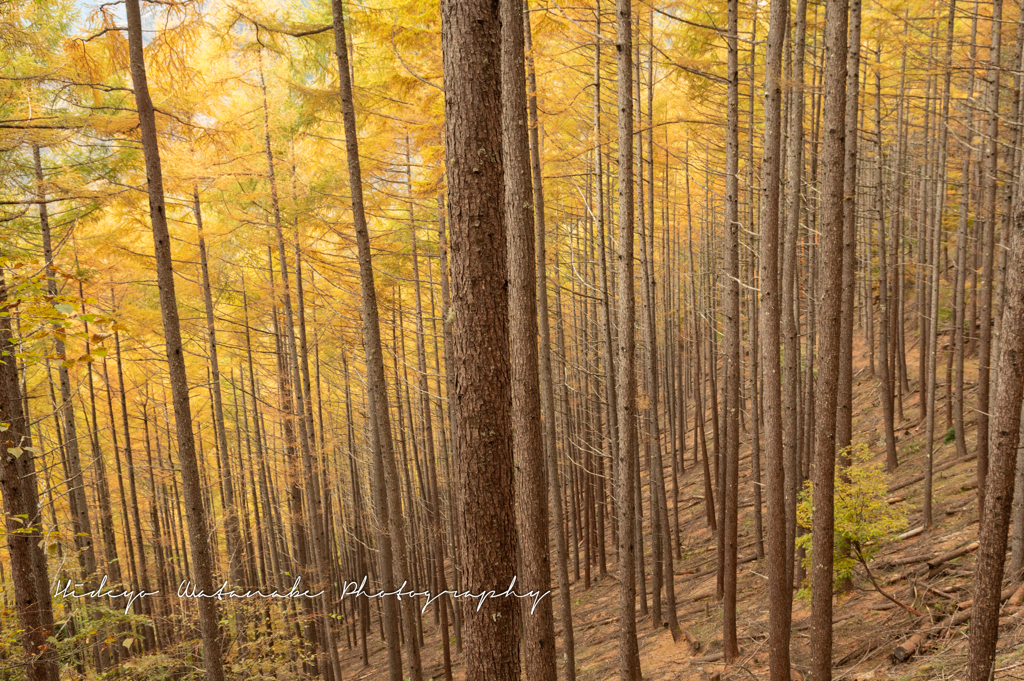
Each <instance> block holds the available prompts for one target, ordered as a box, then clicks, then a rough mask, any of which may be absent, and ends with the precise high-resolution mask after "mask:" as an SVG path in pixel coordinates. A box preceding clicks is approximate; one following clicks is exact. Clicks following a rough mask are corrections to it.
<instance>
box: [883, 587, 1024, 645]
mask: <svg viewBox="0 0 1024 681" xmlns="http://www.w3.org/2000/svg"><path fill="white" fill-rule="evenodd" d="M1018 590H1019V589H1018V588H1017V586H1016V585H1014V586H1010V587H1007V588H1005V589H1003V591H1002V592H1001V593H1000V594H999V602H1000V603H1002V602H1004V601H1006V600H1008V599H1009V598H1010V597H1011V596H1013V595H1014V594H1015V593H1016V592H1017V591H1018ZM973 605H974V600H973V599H971V600H967V601H964V602H963V603H958V604H957V607H958V608H959V609H960V612H957V613H956V614H954V615H951V616H950V617H947V618H946V619H944V620H942V621H941V622H939V623H938V624H935V625H926V626H924V627H921V628H920V629H918V630H917V631H916V632H914V634H913V635H912V636H911V637H910V638H908V639H907V640H906V641H904V642H903V643H901V644H899V645H898V646H896V648H895V649H894V650H893V651H892V661H893V662H896V663H900V662H906V661H907V660H909V659H910V658H912V657H913V656H914V654H915V653H917V652H918V651H919V650H920V649H921V646H923V645H924V643H925V642H926V641H927V640H928V639H929V638H931V637H932V636H934V635H935V634H937V633H939V632H940V631H945V630H948V629H952V628H953V627H957V626H960V625H961V624H964V623H965V622H968V621H970V619H971V607H972V606H973Z"/></svg>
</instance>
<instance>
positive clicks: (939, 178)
mask: <svg viewBox="0 0 1024 681" xmlns="http://www.w3.org/2000/svg"><path fill="white" fill-rule="evenodd" d="M955 19H956V0H950V4H949V22H948V24H947V27H946V56H945V65H946V67H945V75H944V76H943V78H944V83H943V89H942V117H941V118H940V119H939V146H938V150H937V152H936V165H937V167H936V170H935V174H936V180H935V219H934V223H935V229H934V230H933V232H934V233H933V234H932V235H931V239H932V241H931V258H930V259H931V272H930V275H931V294H930V296H929V297H930V301H929V302H930V308H929V311H928V320H929V323H930V324H931V330H930V331H929V332H928V336H927V339H928V343H929V347H928V353H927V354H928V373H927V381H928V386H927V389H928V395H927V400H928V408H927V416H926V417H925V418H926V421H925V443H924V445H925V473H924V526H925V528H931V526H932V468H933V465H934V456H935V383H936V379H937V378H938V374H937V371H936V356H937V355H938V354H939V341H938V339H939V245H940V243H941V242H942V213H943V210H944V209H945V207H946V147H947V144H948V141H949V125H948V124H947V122H948V121H949V96H950V82H951V79H952V75H953V72H952V68H951V67H952V63H953V26H954V22H955ZM921 342H922V343H923V342H924V337H922V341H921Z"/></svg>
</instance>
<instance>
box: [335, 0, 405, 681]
mask: <svg viewBox="0 0 1024 681" xmlns="http://www.w3.org/2000/svg"><path fill="white" fill-rule="evenodd" d="M331 8H332V13H333V19H334V45H335V49H334V51H335V54H336V55H337V58H338V88H339V92H340V97H341V112H342V119H343V124H344V128H345V154H346V158H347V161H348V180H349V192H350V195H351V200H352V220H353V223H354V224H353V226H354V228H355V233H356V245H357V247H358V250H359V284H360V291H361V296H362V298H361V302H362V305H361V309H362V317H363V351H364V353H365V355H366V375H367V387H368V390H369V391H370V398H371V403H370V406H371V408H372V410H373V413H374V418H373V419H372V420H371V423H372V424H374V426H375V428H374V430H375V432H376V435H375V438H376V439H377V440H378V441H379V443H380V455H381V457H382V458H383V468H384V481H385V486H386V493H387V507H388V516H389V518H388V522H389V525H388V526H387V530H388V534H389V536H390V538H391V539H392V540H393V541H394V545H395V556H394V558H395V561H394V562H395V567H396V568H397V570H396V572H397V574H396V575H395V582H396V583H397V584H399V585H400V584H402V583H403V582H405V581H406V580H407V579H408V571H409V561H408V557H407V553H406V543H405V542H406V539H405V521H404V518H403V515H402V507H401V500H400V499H399V490H398V485H399V480H398V466H397V463H396V462H395V454H394V449H393V443H392V441H391V419H390V414H389V410H388V398H387V384H386V380H385V377H384V356H383V351H382V350H381V340H380V321H379V318H378V313H377V292H376V288H375V286H374V277H373V262H372V256H371V253H370V234H369V230H368V229H367V223H366V211H365V209H364V206H363V179H362V169H361V167H360V161H359V140H358V136H357V133H356V114H355V108H354V106H353V100H352V78H351V71H350V69H349V61H348V41H347V39H346V37H345V22H344V18H343V10H342V1H341V0H333V1H332V3H331ZM414 607H415V603H414V601H413V599H407V600H404V601H402V604H401V614H402V625H403V628H404V630H405V648H406V657H407V658H408V662H409V672H410V675H411V678H412V680H413V681H422V678H423V668H422V665H421V663H420V651H419V645H418V637H417V636H416V634H415V631H416V629H415V625H414V620H415V613H414V611H413V608H414ZM392 640H393V639H389V647H390V646H391V645H394V646H396V647H397V644H398V642H397V640H394V642H393V643H392ZM398 663H399V666H398V668H396V667H395V661H394V660H392V663H391V665H390V667H391V674H392V678H393V679H400V678H402V676H401V668H400V661H398ZM396 674H397V676H396Z"/></svg>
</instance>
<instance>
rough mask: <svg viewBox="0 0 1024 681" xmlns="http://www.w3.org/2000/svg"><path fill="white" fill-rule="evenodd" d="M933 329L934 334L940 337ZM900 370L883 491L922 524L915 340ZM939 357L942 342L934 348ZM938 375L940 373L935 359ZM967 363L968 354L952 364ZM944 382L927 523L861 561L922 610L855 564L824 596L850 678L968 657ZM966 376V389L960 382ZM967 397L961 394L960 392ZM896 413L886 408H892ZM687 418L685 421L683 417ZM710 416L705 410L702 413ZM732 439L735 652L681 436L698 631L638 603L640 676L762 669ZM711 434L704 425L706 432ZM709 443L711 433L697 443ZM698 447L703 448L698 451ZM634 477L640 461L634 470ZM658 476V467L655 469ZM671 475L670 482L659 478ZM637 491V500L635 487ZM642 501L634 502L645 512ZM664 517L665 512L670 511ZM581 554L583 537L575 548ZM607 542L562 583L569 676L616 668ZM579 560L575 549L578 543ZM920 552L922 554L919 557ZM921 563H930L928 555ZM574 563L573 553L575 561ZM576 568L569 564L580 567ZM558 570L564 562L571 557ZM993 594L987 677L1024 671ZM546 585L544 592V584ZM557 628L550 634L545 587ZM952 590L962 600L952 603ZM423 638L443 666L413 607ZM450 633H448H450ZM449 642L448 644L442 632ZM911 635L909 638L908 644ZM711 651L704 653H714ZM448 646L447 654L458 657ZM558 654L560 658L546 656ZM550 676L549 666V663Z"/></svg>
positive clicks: (863, 386)
mask: <svg viewBox="0 0 1024 681" xmlns="http://www.w3.org/2000/svg"><path fill="white" fill-rule="evenodd" d="M942 340H944V339H942ZM907 351H908V352H907V355H908V356H907V362H908V376H909V378H910V380H911V384H910V386H911V388H912V389H913V391H912V392H911V393H909V394H905V395H904V416H905V417H906V418H905V419H904V420H903V421H902V422H899V421H898V422H897V424H896V431H897V432H896V438H897V449H898V451H899V463H900V465H899V469H898V470H897V471H896V472H895V473H894V474H893V475H891V476H888V482H889V489H890V494H891V496H890V499H889V500H890V503H894V504H901V505H903V506H904V509H905V511H906V516H907V526H906V527H907V529H908V530H911V529H915V528H919V527H921V526H922V523H923V521H922V499H923V492H924V490H923V482H922V481H921V477H922V476H921V474H922V473H923V471H924V463H925V461H924V447H923V444H924V439H925V431H924V426H923V423H922V421H923V419H921V417H920V408H919V401H918V400H919V396H918V393H917V392H916V380H915V379H916V377H917V371H916V369H917V367H916V360H917V357H918V352H917V350H916V348H910V347H908V348H907ZM855 356H856V357H857V359H858V360H859V361H858V363H857V364H856V365H855V367H854V371H855V376H854V381H855V385H854V437H853V440H854V443H860V442H864V443H867V444H868V445H869V447H870V448H871V452H872V454H873V455H874V460H875V461H879V462H884V459H885V440H884V430H883V428H882V409H881V404H880V402H879V400H878V389H877V385H878V384H877V382H876V380H875V379H874V378H872V377H871V376H870V372H869V368H868V362H867V358H866V357H865V356H862V355H861V353H857V352H855ZM940 358H941V360H942V361H943V363H944V361H945V353H944V352H943V351H941V350H940ZM939 374H940V381H941V380H942V378H943V375H944V374H943V371H942V367H941V366H940V368H939ZM965 374H966V376H967V377H968V379H970V378H971V377H973V376H976V375H977V374H976V368H975V365H974V364H973V362H968V366H967V368H966V371H965ZM944 390H945V388H944V385H943V384H941V383H940V385H939V392H938V394H937V398H936V404H937V406H936V413H937V418H938V420H937V423H936V427H935V433H936V445H935V461H934V468H935V474H934V502H933V518H934V527H933V528H932V529H931V530H929V531H927V532H921V533H919V534H917V535H916V536H913V537H910V538H907V539H905V540H900V541H893V542H891V543H888V544H886V545H884V546H883V547H882V548H881V549H880V550H879V552H878V553H877V554H876V555H875V557H874V560H873V561H872V562H871V563H870V567H871V573H872V574H873V575H874V577H875V579H876V581H877V582H878V584H879V585H880V586H881V587H882V588H883V589H884V590H885V591H886V593H888V594H889V595H891V596H893V597H894V598H895V599H896V600H899V601H900V602H902V603H903V604H906V605H907V606H909V607H910V608H912V609H913V610H915V611H917V612H919V613H921V614H922V615H923V616H918V615H915V614H912V613H911V612H908V611H907V610H906V609H904V608H902V607H899V606H897V605H896V604H894V603H893V602H892V601H890V600H887V599H886V598H884V597H883V596H882V595H881V594H880V593H879V592H878V591H877V590H876V589H875V588H874V587H873V586H872V584H871V582H870V580H869V579H868V577H867V574H866V573H865V570H864V568H863V567H862V566H858V567H857V568H856V570H855V573H854V578H853V588H852V589H851V590H850V591H848V592H846V593H844V594H841V595H837V596H836V597H835V600H834V615H833V636H834V639H833V640H834V646H833V667H834V668H833V678H834V679H837V680H839V679H847V680H851V681H867V680H868V679H899V680H901V681H911V680H915V681H916V680H919V679H920V680H925V679H928V680H931V679H935V680H948V681H954V680H955V679H960V678H963V676H964V669H965V667H966V664H967V634H968V627H969V624H970V622H969V620H967V621H964V622H959V621H957V622H954V623H953V624H950V620H951V619H954V618H956V613H958V612H959V613H961V614H960V618H959V619H962V618H963V617H964V614H963V613H968V614H969V612H970V607H969V604H966V603H965V601H967V600H968V599H970V598H971V597H972V595H973V578H974V563H975V553H976V551H972V550H971V549H972V543H973V542H974V541H975V539H976V535H977V529H978V501H977V481H976V466H975V459H974V458H973V453H974V442H975V427H974V422H973V418H972V417H971V415H970V413H966V414H965V417H966V418H965V420H966V422H967V425H966V437H967V451H968V453H969V456H968V458H967V459H965V460H960V461H956V460H955V459H956V446H955V444H954V443H953V442H952V441H951V440H952V439H951V438H950V442H949V443H945V437H944V435H945V433H946V430H947V428H946V420H945V419H946V405H945V392H944ZM973 390H974V384H973V381H970V380H969V381H968V383H967V384H966V385H965V393H973ZM965 401H967V403H968V404H972V403H973V401H974V400H973V395H970V396H969V399H966V400H965ZM897 418H898V414H897ZM691 425H692V424H691ZM708 426H709V428H710V423H709V424H708ZM744 435H745V440H744V442H743V445H742V449H741V452H740V456H741V462H740V476H741V477H740V500H739V501H740V519H739V560H740V565H739V576H738V579H739V582H738V599H737V600H738V606H737V608H738V613H737V621H738V623H739V625H738V634H739V644H740V654H741V656H740V660H739V661H738V662H737V663H735V664H731V665H725V664H723V663H722V662H721V655H720V653H721V650H722V607H721V603H720V602H719V601H718V600H717V599H716V593H715V592H716V570H715V568H716V559H717V557H716V553H715V546H716V544H715V538H714V535H713V534H712V533H711V531H710V530H709V529H708V527H707V525H706V522H705V516H704V506H703V501H702V499H703V479H702V477H701V476H700V475H699V473H700V469H699V468H698V467H696V466H693V464H692V462H693V452H692V447H691V445H692V437H691V439H690V441H689V442H688V449H687V462H686V463H687V466H688V468H687V470H686V473H685V475H683V476H682V479H681V480H680V490H679V499H680V536H681V537H682V540H681V543H682V557H683V559H682V560H681V561H679V560H677V561H676V563H675V573H676V574H675V589H676V598H677V612H678V616H679V623H680V626H682V627H683V628H684V629H686V630H687V631H688V632H689V633H690V634H691V635H692V637H693V639H695V641H696V642H697V643H699V646H700V647H699V650H694V649H693V648H692V647H691V645H690V643H689V642H688V640H687V638H686V637H683V636H680V637H679V640H678V641H673V639H672V636H671V635H670V633H669V631H668V629H667V628H665V627H664V626H657V627H656V626H654V625H653V622H652V619H651V616H650V614H648V615H646V616H642V617H641V616H639V614H638V621H637V628H638V632H639V643H640V660H641V668H642V670H643V678H644V679H649V680H651V681H669V680H673V681H674V680H677V679H684V680H690V679H693V680H695V681H696V680H701V681H703V680H706V679H713V678H715V677H716V676H717V677H719V678H720V679H722V680H725V679H737V680H739V679H751V678H752V679H766V678H768V638H767V636H768V588H767V577H766V576H765V573H766V567H765V564H764V561H763V560H757V559H756V557H755V553H754V519H753V511H752V507H753V493H752V489H753V485H752V484H751V483H752V476H751V469H750V442H749V435H748V434H746V433H745V434H744ZM709 437H710V435H709ZM708 448H709V450H710V449H711V443H710V440H709V443H708ZM709 453H710V451H709ZM644 479H645V480H646V475H645V476H644ZM667 481H668V482H669V484H671V482H670V481H671V476H670V475H668V476H667ZM670 489H671V488H670ZM644 502H645V504H646V503H647V493H646V487H645V493H644ZM646 520H649V514H647V513H646V512H645V521H646ZM670 522H671V512H670ZM649 532H650V531H649V527H648V528H647V530H646V531H645V533H644V534H645V539H646V540H647V541H646V542H645V545H644V550H645V553H646V554H647V556H648V560H647V571H648V577H647V580H648V581H647V584H648V591H649V590H650V561H649V557H650V552H651V547H650V541H649V537H650V533H649ZM950 552H955V553H963V555H961V556H958V557H956V558H953V559H952V560H948V561H945V562H942V564H940V565H937V564H936V563H937V562H938V560H937V559H938V558H940V557H945V556H944V554H948V553H950ZM581 554H582V551H581ZM614 556H615V554H614V548H613V547H612V546H611V545H610V544H609V545H608V567H609V572H608V574H606V575H603V576H601V575H598V574H597V573H598V570H597V569H596V568H595V569H594V570H593V574H594V579H593V581H592V584H591V588H590V590H589V591H588V590H584V586H583V580H582V579H580V580H578V581H576V582H575V583H574V584H573V585H572V597H573V598H572V604H573V613H572V615H573V624H574V633H575V641H576V668H577V678H578V679H580V681H604V680H606V679H614V678H617V677H618V617H617V615H616V612H617V609H618V585H617V581H616V578H615V558H614ZM745 559H746V560H745ZM581 560H582V555H581ZM929 561H930V562H929ZM932 565H935V567H934V568H933V567H932ZM581 570H582V566H581ZM581 576H582V575H581ZM570 579H572V568H571V567H570ZM1004 587H1005V590H1004V599H1005V597H1006V595H1007V593H1008V592H1016V593H1014V594H1013V596H1012V597H1011V598H1009V599H1008V603H1010V605H1007V604H1004V610H1003V613H1002V615H1003V616H1002V617H1001V619H1000V638H999V647H998V650H997V658H996V673H995V678H996V679H1024V645H1021V644H1022V642H1024V608H1022V607H1020V605H1021V604H1020V601H1019V600H1018V599H1021V598H1024V590H1020V591H1017V589H1015V588H1014V585H1013V584H1011V582H1010V581H1009V580H1007V581H1005V582H1004ZM552 598H554V595H553V596H552ZM554 603H555V604H556V605H555V613H556V621H555V626H556V637H558V638H559V640H560V626H559V620H558V614H557V613H558V607H557V600H554ZM958 604H960V605H961V606H963V607H962V608H958V607H957V606H958ZM428 618H429V620H430V624H427V625H426V629H427V632H426V633H427V638H426V645H425V646H424V650H423V666H424V676H425V678H431V679H443V678H444V673H443V667H442V654H441V642H440V639H439V638H438V628H437V627H435V626H432V624H433V622H432V621H433V617H432V616H431V615H430V612H429V611H428V613H427V614H425V615H424V618H423V619H424V622H425V623H426V622H427V621H428ZM809 631H810V603H809V601H808V600H804V599H801V598H799V597H798V598H796V599H795V601H794V608H793V626H792V648H791V650H792V664H793V668H794V670H795V671H796V672H797V673H798V674H799V675H800V676H798V675H797V674H794V679H797V678H800V677H801V676H803V675H804V674H806V669H807V664H808V662H809V648H808V643H809ZM921 631H927V633H926V635H925V636H924V637H923V643H922V645H921V647H920V649H919V650H918V651H917V652H916V653H914V654H913V655H912V656H911V657H910V658H909V660H907V661H905V662H903V663H899V662H896V661H895V660H894V658H893V654H894V651H895V649H896V647H897V646H899V645H900V644H903V643H904V642H906V641H907V640H908V639H910V638H911V637H912V636H913V635H914V634H915V633H918V632H921ZM453 640H454V639H453ZM371 646H372V654H371V657H370V665H369V666H368V667H363V665H362V660H361V659H360V656H359V653H358V650H357V649H352V650H345V649H343V650H342V652H343V654H344V662H343V665H344V667H345V669H346V672H347V674H348V676H347V678H349V679H377V678H384V675H385V673H386V672H385V671H384V670H385V669H386V666H387V661H386V656H385V651H384V646H383V644H382V643H381V641H380V640H379V638H374V639H373V640H372V642H371ZM453 648H454V646H453ZM914 648H915V646H913V645H911V646H910V649H911V650H913V649H914ZM716 653H717V655H716ZM460 657H461V656H460V655H456V654H454V650H453V658H455V659H458V658H460ZM561 665H562V662H561V660H559V668H561ZM461 666H462V665H461V664H455V666H454V674H455V678H457V679H460V678H464V673H463V672H462V669H461ZM560 676H561V675H560Z"/></svg>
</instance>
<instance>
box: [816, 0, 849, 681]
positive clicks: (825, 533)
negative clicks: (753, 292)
mask: <svg viewBox="0 0 1024 681" xmlns="http://www.w3.org/2000/svg"><path fill="white" fill-rule="evenodd" d="M846 8H847V2H846V0H827V2H826V5H825V68H824V74H823V78H824V80H823V83H824V88H825V98H824V103H823V105H822V109H823V112H822V113H823V118H824V120H823V124H822V137H823V139H822V149H821V170H822V177H821V232H822V237H821V251H820V252H821V259H820V270H819V272H820V276H821V298H820V300H821V303H820V305H819V308H818V309H819V312H820V317H819V327H818V328H819V335H818V347H819V349H818V357H819V369H818V377H817V388H816V391H815V396H816V397H815V402H816V404H815V409H816V412H817V413H816V424H817V427H816V429H815V430H816V431H817V433H816V435H815V438H816V442H815V448H814V462H813V475H812V476H811V479H812V483H813V485H814V515H813V518H812V528H811V530H812V534H813V536H814V543H813V545H812V549H811V565H812V567H811V646H810V648H811V651H810V652H811V664H810V670H811V675H812V676H813V678H814V681H829V679H831V678H832V577H833V576H832V564H833V554H832V550H833V544H834V536H833V530H834V523H835V519H834V507H833V503H834V502H833V500H834V494H835V477H834V476H835V463H836V445H837V442H836V435H837V434H836V408H837V395H836V393H837V387H838V380H839V363H840V354H841V352H842V349H841V348H842V344H841V337H840V327H841V320H840V317H841V310H842V306H841V302H842V301H841V293H842V285H843V258H844V252H843V250H844V249H843V228H844V224H843V222H844V218H843V196H844V192H843V168H844V155H845V152H846V145H845V125H844V123H845V118H846V113H845V112H846V96H847V92H846V83H847V79H846V76H847V73H846V58H847V54H846V40H847V35H846V24H847V17H846ZM853 96H856V93H854V95H853Z"/></svg>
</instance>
